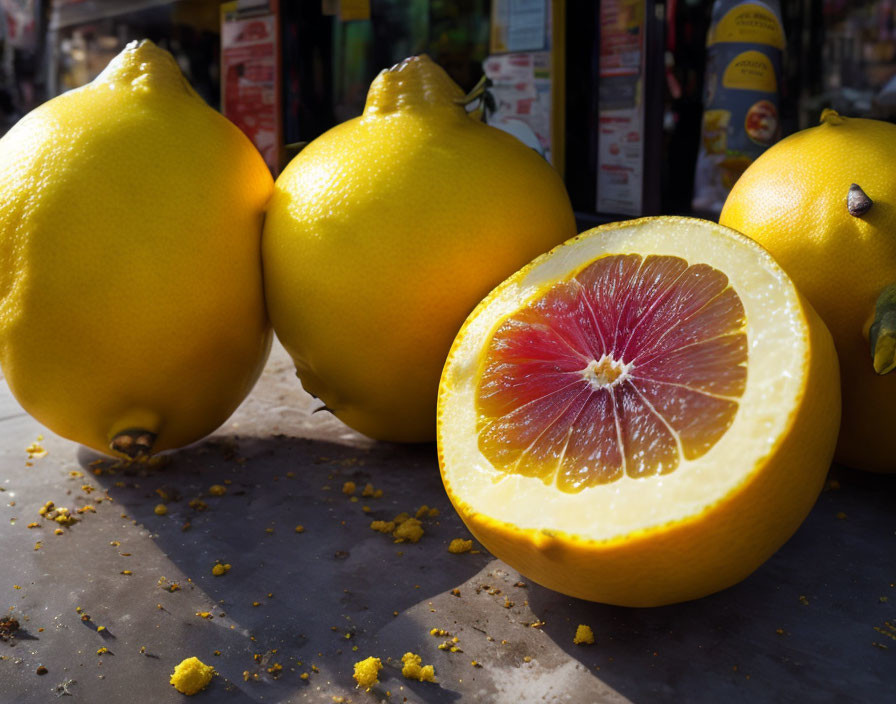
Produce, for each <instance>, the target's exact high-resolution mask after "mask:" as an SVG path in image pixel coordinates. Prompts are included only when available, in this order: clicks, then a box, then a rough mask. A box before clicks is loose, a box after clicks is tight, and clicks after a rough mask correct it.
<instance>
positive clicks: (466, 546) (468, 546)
mask: <svg viewBox="0 0 896 704" xmlns="http://www.w3.org/2000/svg"><path fill="white" fill-rule="evenodd" d="M472 549H473V541H472V540H464V539H463V538H455V539H454V540H452V541H451V544H450V545H448V552H453V553H454V554H455V555H460V554H461V553H462V552H470V550H472Z"/></svg>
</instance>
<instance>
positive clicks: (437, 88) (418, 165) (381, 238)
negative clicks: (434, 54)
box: [262, 56, 575, 442]
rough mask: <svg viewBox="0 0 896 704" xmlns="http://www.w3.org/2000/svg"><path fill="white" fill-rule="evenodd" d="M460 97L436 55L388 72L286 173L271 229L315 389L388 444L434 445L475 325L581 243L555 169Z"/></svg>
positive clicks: (270, 244)
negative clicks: (448, 370) (457, 348)
mask: <svg viewBox="0 0 896 704" xmlns="http://www.w3.org/2000/svg"><path fill="white" fill-rule="evenodd" d="M463 101H464V94H463V92H462V91H461V89H460V88H459V87H458V86H457V85H456V84H455V83H454V82H453V81H452V80H451V78H450V77H449V76H448V75H447V74H446V73H445V72H444V71H443V70H442V69H441V68H440V67H439V66H437V65H436V64H435V63H433V62H432V61H431V60H429V59H428V58H427V57H425V56H417V57H413V58H410V59H407V60H405V61H404V62H402V63H400V64H398V65H396V66H394V67H393V68H391V69H388V70H385V71H383V72H381V73H380V74H379V76H377V78H376V79H375V80H374V81H373V83H372V85H371V87H370V91H369V93H368V95H367V103H366V105H365V108H364V113H363V115H361V116H360V117H358V118H355V119H352V120H349V121H347V122H345V123H343V124H341V125H338V126H336V127H334V128H333V129H331V130H330V131H328V132H326V133H325V134H323V135H321V136H320V137H318V138H317V139H316V140H314V141H313V142H311V143H310V144H309V145H308V146H307V147H305V149H304V150H302V152H300V153H299V155H298V156H297V157H296V158H295V159H293V161H292V162H291V163H290V164H289V165H288V166H287V167H286V169H285V170H284V171H283V173H282V174H281V175H280V177H279V178H278V179H277V182H276V184H275V185H274V196H273V198H272V199H271V205H270V208H269V210H268V215H267V219H266V221H265V228H264V236H263V239H262V253H263V263H264V277H265V292H266V300H267V305H268V312H269V313H270V316H271V321H272V323H273V325H274V330H275V331H276V333H277V336H278V338H279V339H280V340H281V341H282V342H283V345H284V347H285V348H286V349H287V350H288V351H289V353H290V354H291V356H292V358H293V360H294V362H295V365H296V369H297V372H298V376H299V378H300V379H301V381H302V384H303V386H304V387H305V389H306V390H307V391H309V392H311V393H312V394H314V395H315V396H318V397H319V398H321V399H322V400H323V401H324V403H325V404H326V406H327V407H328V408H329V409H330V410H332V411H333V412H334V413H335V414H336V416H337V417H339V418H340V419H341V420H342V421H344V422H345V423H347V424H348V425H349V426H351V427H353V428H355V429H356V430H359V431H360V432H362V433H364V434H366V435H369V436H371V437H374V438H377V439H381V440H393V441H404V442H414V441H429V440H433V439H434V438H435V428H436V426H435V414H436V397H437V392H438V385H439V375H440V374H441V370H442V366H443V365H444V363H445V357H446V355H447V354H448V350H449V348H450V347H451V342H452V340H453V339H454V336H455V334H456V333H457V331H458V329H459V328H460V326H461V324H462V323H463V321H464V319H465V318H466V316H467V314H468V313H469V312H470V311H471V310H472V309H473V308H474V307H475V306H476V304H477V303H478V302H479V301H480V299H481V298H482V297H483V296H484V295H485V294H486V293H488V292H489V291H490V290H491V289H492V287H494V286H495V285H496V284H498V283H499V282H500V281H502V280H503V279H504V278H505V277H507V276H509V275H510V274H511V273H512V272H514V271H515V270H516V269H518V268H519V267H521V266H522V265H523V264H525V263H526V262H528V261H530V260H531V259H532V258H533V257H535V256H536V255H538V254H540V253H542V252H544V251H546V250H548V249H550V248H551V247H553V246H554V245H556V244H559V243H560V242H563V241H564V240H566V239H567V238H569V237H571V236H572V235H574V234H575V219H574V217H573V213H572V209H571V207H570V203H569V197H568V196H567V193H566V189H565V188H564V185H563V182H562V180H561V179H560V177H559V175H558V174H557V173H556V171H554V169H553V168H551V166H550V165H549V164H548V163H547V162H546V161H544V160H543V159H542V158H541V157H540V156H539V155H538V154H536V153H535V152H534V151H532V150H531V149H529V148H527V147H525V146H524V145H523V144H522V143H521V142H519V141H518V140H517V139H516V138H514V137H512V136H510V135H508V134H505V133H504V132H501V131H500V130H498V129H496V128H494V127H489V126H487V125H484V124H483V123H481V122H479V121H477V120H475V119H473V118H471V117H470V116H469V115H468V114H467V112H466V111H465V109H464V106H463Z"/></svg>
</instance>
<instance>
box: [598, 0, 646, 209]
mask: <svg viewBox="0 0 896 704" xmlns="http://www.w3.org/2000/svg"><path fill="white" fill-rule="evenodd" d="M644 9H645V8H644V3H643V2H640V0H605V1H604V2H602V3H601V6H600V73H599V76H600V80H599V84H598V96H599V97H598V104H599V107H598V123H599V127H598V129H599V130H600V134H599V137H598V153H597V210H598V212H607V213H621V214H623V215H641V214H642V210H643V190H644V139H645V134H644V67H645V51H646V49H645V37H646V34H645V12H644Z"/></svg>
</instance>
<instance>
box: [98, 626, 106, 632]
mask: <svg viewBox="0 0 896 704" xmlns="http://www.w3.org/2000/svg"><path fill="white" fill-rule="evenodd" d="M105 630H106V627H105V626H97V627H96V632H97V633H102V632H103V631H105Z"/></svg>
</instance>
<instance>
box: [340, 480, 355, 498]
mask: <svg viewBox="0 0 896 704" xmlns="http://www.w3.org/2000/svg"><path fill="white" fill-rule="evenodd" d="M357 488H358V485H357V484H355V483H354V482H346V483H345V484H343V485H342V493H343V494H345V495H346V496H351V495H352V494H354V493H355V489H357Z"/></svg>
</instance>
